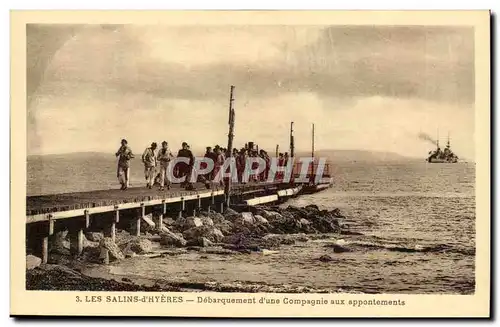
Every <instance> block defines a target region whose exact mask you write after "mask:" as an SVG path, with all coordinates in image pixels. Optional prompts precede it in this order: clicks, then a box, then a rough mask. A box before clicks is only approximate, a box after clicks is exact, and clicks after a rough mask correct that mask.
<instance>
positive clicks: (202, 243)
mask: <svg viewBox="0 0 500 327" xmlns="http://www.w3.org/2000/svg"><path fill="white" fill-rule="evenodd" d="M187 245H188V246H199V247H209V246H213V245H214V242H212V241H210V240H209V239H207V238H206V237H200V238H197V239H192V240H190V241H189V242H188V243H187Z"/></svg>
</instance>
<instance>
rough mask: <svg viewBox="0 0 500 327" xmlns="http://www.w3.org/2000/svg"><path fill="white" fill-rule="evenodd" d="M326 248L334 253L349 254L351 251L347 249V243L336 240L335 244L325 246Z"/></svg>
mask: <svg viewBox="0 0 500 327" xmlns="http://www.w3.org/2000/svg"><path fill="white" fill-rule="evenodd" d="M325 246H326V247H329V248H332V249H333V252H335V253H343V252H351V251H352V250H351V249H350V248H349V247H347V242H345V241H344V240H337V241H335V243H330V244H326V245H325Z"/></svg>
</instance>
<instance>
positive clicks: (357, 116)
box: [27, 24, 475, 159]
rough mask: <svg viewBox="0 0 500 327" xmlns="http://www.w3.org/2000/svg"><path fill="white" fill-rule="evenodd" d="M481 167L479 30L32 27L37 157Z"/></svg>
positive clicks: (30, 104)
mask: <svg viewBox="0 0 500 327" xmlns="http://www.w3.org/2000/svg"><path fill="white" fill-rule="evenodd" d="M230 85H235V94H234V98H235V102H234V108H235V112H236V125H235V133H234V134H235V140H234V143H235V145H236V146H237V147H241V146H243V144H244V143H245V142H248V141H254V142H255V143H257V144H259V146H260V148H266V149H268V150H269V152H271V153H273V152H274V149H275V146H276V144H279V145H280V148H281V149H283V151H287V150H288V146H289V139H288V137H289V127H290V121H294V131H295V133H294V135H295V146H296V151H306V150H307V151H308V150H309V149H310V147H311V124H312V123H314V124H315V132H316V138H315V148H316V149H346V150H370V151H389V152H395V153H399V154H402V155H407V156H412V157H425V156H426V155H427V153H428V151H429V150H431V149H433V147H434V146H433V145H432V144H431V143H430V142H428V141H425V140H423V139H422V138H420V137H419V134H421V133H425V134H428V135H429V136H431V137H432V138H435V137H437V134H438V133H439V137H440V141H441V143H443V144H444V143H445V142H446V136H447V134H448V133H450V136H451V139H452V146H453V150H454V151H455V152H456V153H457V154H458V156H459V157H463V158H468V159H474V143H475V140H474V115H475V114H474V93H475V89H474V30H473V29H472V28H470V27H446V26H441V27H433V26H368V25H364V26H359V25H357V26H354V25H353V26H324V25H322V26H310V25H307V26H301V25H297V26H284V25H276V26H255V25H254V26H252V25H248V26H245V25H243V26H227V25H226V26H202V25H185V26H167V25H163V26H162V25H150V26H147V25H40V24H37V25H28V26H27V113H28V116H27V117H28V144H27V151H28V154H53V153H69V152H82V151H98V152H111V153H114V152H115V151H116V149H117V148H118V146H119V142H120V140H121V139H122V138H126V139H127V140H128V141H129V145H130V146H131V148H132V149H133V150H134V152H142V151H143V150H144V149H145V148H146V147H147V146H148V145H149V144H150V143H151V142H153V141H156V142H157V143H160V142H161V141H163V140H166V141H168V142H169V144H170V146H171V148H173V149H175V150H177V149H178V148H179V147H180V143H181V142H183V141H186V142H188V143H189V144H190V145H191V147H192V149H193V150H195V151H196V152H200V153H202V152H203V149H204V147H205V146H209V145H211V146H213V145H215V144H220V145H226V144H227V133H228V104H229V90H230Z"/></svg>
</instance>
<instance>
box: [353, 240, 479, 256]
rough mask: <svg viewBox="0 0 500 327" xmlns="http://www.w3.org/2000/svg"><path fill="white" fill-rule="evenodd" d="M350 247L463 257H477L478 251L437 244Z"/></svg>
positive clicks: (370, 243)
mask: <svg viewBox="0 0 500 327" xmlns="http://www.w3.org/2000/svg"><path fill="white" fill-rule="evenodd" d="M349 245H350V246H354V247H361V248H368V249H375V250H386V251H395V252H408V253H414V252H420V253H458V254H463V255H475V253H476V251H475V249H474V248H467V247H460V246H456V245H450V244H435V245H426V246H424V245H419V244H415V245H408V244H390V243H378V242H369V241H367V242H364V241H354V242H351V243H349Z"/></svg>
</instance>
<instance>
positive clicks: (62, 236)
mask: <svg viewBox="0 0 500 327" xmlns="http://www.w3.org/2000/svg"><path fill="white" fill-rule="evenodd" d="M49 245H50V252H51V253H59V254H62V255H69V252H70V251H69V249H70V242H69V239H68V231H67V230H64V231H59V232H56V233H55V234H54V235H52V236H51V237H50V243H49Z"/></svg>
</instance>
